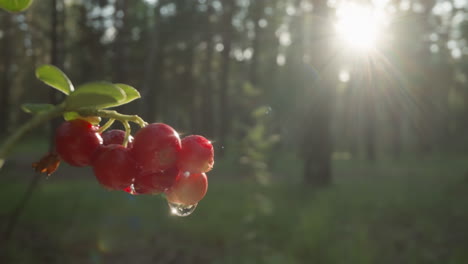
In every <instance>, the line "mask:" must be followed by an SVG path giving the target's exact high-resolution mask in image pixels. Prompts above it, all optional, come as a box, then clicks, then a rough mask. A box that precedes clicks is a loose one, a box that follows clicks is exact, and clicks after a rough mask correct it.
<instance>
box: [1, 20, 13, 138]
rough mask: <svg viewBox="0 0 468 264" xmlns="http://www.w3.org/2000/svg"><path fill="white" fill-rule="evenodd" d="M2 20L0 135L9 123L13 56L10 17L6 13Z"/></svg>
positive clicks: (5, 130) (6, 129)
mask: <svg viewBox="0 0 468 264" xmlns="http://www.w3.org/2000/svg"><path fill="white" fill-rule="evenodd" d="M2 16H3V17H2V18H3V23H2V24H3V27H2V29H3V32H4V35H3V41H2V42H3V43H2V44H3V45H2V52H1V56H2V61H3V63H2V76H1V77H2V80H1V86H0V95H1V96H0V120H1V122H0V135H4V134H6V133H7V132H8V125H9V123H10V89H11V87H10V85H11V80H10V65H11V57H12V55H13V50H12V49H11V47H12V43H11V40H12V36H11V27H12V23H11V15H10V14H7V13H3V14H2Z"/></svg>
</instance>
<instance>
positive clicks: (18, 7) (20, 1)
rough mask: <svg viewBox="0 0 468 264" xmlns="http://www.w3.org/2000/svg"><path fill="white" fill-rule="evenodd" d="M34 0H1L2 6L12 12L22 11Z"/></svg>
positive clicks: (0, 4) (0, 5) (0, 6)
mask: <svg viewBox="0 0 468 264" xmlns="http://www.w3.org/2000/svg"><path fill="white" fill-rule="evenodd" d="M32 2H33V1H32V0H0V8H3V9H5V10H7V11H10V12H20V11H23V10H25V9H26V8H28V7H29V6H30V5H31V4H32Z"/></svg>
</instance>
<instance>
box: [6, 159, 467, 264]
mask: <svg viewBox="0 0 468 264" xmlns="http://www.w3.org/2000/svg"><path fill="white" fill-rule="evenodd" d="M334 168H335V173H336V178H337V181H336V185H335V186H334V187H332V188H330V189H327V190H321V191H310V189H309V188H308V187H306V186H300V185H297V184H291V183H290V182H289V180H288V179H285V180H283V181H279V182H276V183H274V184H271V185H270V188H268V189H265V188H263V187H261V186H259V185H257V184H253V183H252V182H250V183H249V181H245V180H243V181H232V182H226V181H224V180H222V179H219V178H216V176H217V175H214V176H213V177H212V178H211V179H210V190H209V192H208V195H207V197H206V198H205V199H204V200H203V201H202V202H201V203H200V206H199V208H197V211H196V212H195V213H194V214H193V215H192V216H190V217H188V218H176V217H174V216H170V215H169V209H168V208H167V205H166V204H165V201H164V199H159V198H158V197H156V196H155V197H152V196H130V195H128V194H125V193H122V192H108V191H105V190H103V189H102V188H100V187H99V186H98V184H97V183H96V182H95V180H94V179H91V178H92V176H91V175H86V176H85V175H83V173H82V172H77V171H76V170H75V169H73V168H68V169H67V168H63V169H64V170H65V171H63V170H62V172H58V173H57V175H54V177H52V178H50V179H49V180H48V181H47V182H46V183H44V184H42V185H41V187H40V189H39V190H37V192H36V193H35V194H34V199H33V200H32V201H31V203H30V205H29V206H28V207H27V209H26V212H25V215H24V217H23V218H22V220H21V223H20V224H21V228H20V229H18V230H17V232H16V234H15V237H16V239H15V240H13V241H12V242H11V243H9V244H8V245H7V246H6V249H8V251H7V252H8V255H7V256H8V257H9V259H8V260H9V261H10V262H5V263H58V262H60V263H64V262H66V263H90V262H93V261H94V260H93V259H94V258H98V259H99V262H102V263H109V262H112V263H125V262H128V261H135V262H138V263H166V262H168V261H169V262H178V263H180V262H183V263H285V262H287V263H305V262H319V263H343V262H347V263H376V262H378V263H401V262H407V261H411V263H440V262H441V261H442V262H446V263H464V262H466V261H467V260H468V255H466V250H465V249H466V245H467V244H468V241H467V236H466V234H467V233H468V229H467V226H466V220H467V219H468V214H467V210H465V208H464V204H466V202H468V196H467V192H466V191H465V189H466V186H467V179H466V175H465V172H466V162H465V160H464V159H450V160H448V159H438V158H428V159H427V160H425V161H421V160H414V159H405V160H402V161H400V162H398V163H395V162H392V161H391V160H388V161H384V162H381V163H380V164H379V165H378V166H369V164H368V163H366V162H358V161H337V162H335V163H334ZM11 173H13V174H14V171H10V172H9V173H8V174H7V175H4V176H5V177H6V178H5V177H4V180H2V186H3V187H2V190H3V191H2V192H1V194H0V208H1V209H0V215H5V214H6V213H8V212H9V210H11V208H12V207H13V206H14V204H12V203H11V201H13V200H16V199H18V195H19V194H20V193H21V190H22V189H24V188H25V186H24V185H23V184H22V183H21V181H16V182H12V181H7V180H5V179H9V178H10V177H13V176H15V175H12V174H11ZM222 173H223V172H222V171H221V172H219V171H218V174H222ZM15 177H17V176H15ZM66 178H68V179H66ZM258 191H261V192H262V193H265V194H266V195H268V197H270V199H271V203H272V205H273V207H272V209H271V211H270V213H269V214H257V215H256V216H255V217H252V210H251V209H252V206H253V205H252V202H251V200H250V198H249V197H250V195H251V193H255V192H258ZM257 210H259V209H258V208H257ZM0 223H1V222H0ZM19 250H21V254H19V252H20V251H19Z"/></svg>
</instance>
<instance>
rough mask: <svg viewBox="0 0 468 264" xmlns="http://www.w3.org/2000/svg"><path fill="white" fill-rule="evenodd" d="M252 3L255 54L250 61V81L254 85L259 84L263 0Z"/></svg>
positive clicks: (253, 47)
mask: <svg viewBox="0 0 468 264" xmlns="http://www.w3.org/2000/svg"><path fill="white" fill-rule="evenodd" d="M251 4H252V5H253V7H252V13H253V14H252V15H253V22H254V35H255V36H254V38H253V40H252V49H253V54H252V59H251V62H250V74H249V75H250V77H249V80H250V83H251V84H252V85H253V86H257V85H258V57H259V56H258V55H259V53H260V49H259V46H260V25H259V23H258V21H259V20H260V18H261V16H262V12H263V4H264V2H263V1H252V2H251Z"/></svg>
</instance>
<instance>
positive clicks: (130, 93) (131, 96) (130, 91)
mask: <svg viewBox="0 0 468 264" xmlns="http://www.w3.org/2000/svg"><path fill="white" fill-rule="evenodd" d="M114 85H116V86H118V87H120V88H121V89H122V90H123V91H124V92H125V94H126V95H127V99H125V101H124V102H122V104H128V103H130V102H131V101H133V100H136V99H138V98H141V96H140V93H139V92H138V90H137V89H135V88H133V87H132V86H130V85H127V84H123V83H115V84H114Z"/></svg>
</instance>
